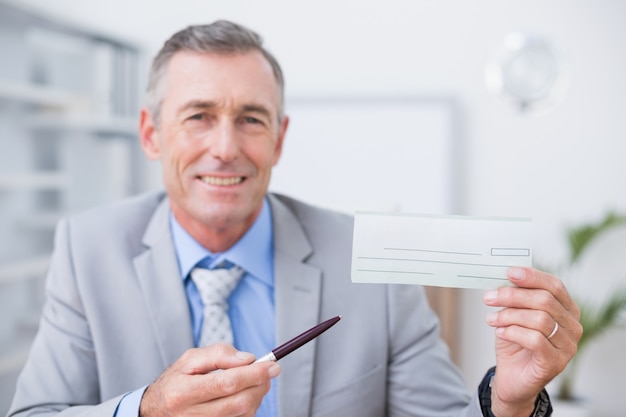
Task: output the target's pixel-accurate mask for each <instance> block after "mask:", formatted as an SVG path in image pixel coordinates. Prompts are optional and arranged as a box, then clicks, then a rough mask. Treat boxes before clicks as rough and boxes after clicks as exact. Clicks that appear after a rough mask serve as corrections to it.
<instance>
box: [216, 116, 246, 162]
mask: <svg viewBox="0 0 626 417" xmlns="http://www.w3.org/2000/svg"><path fill="white" fill-rule="evenodd" d="M215 133H216V135H215V136H214V138H213V140H212V141H211V143H210V149H209V151H210V153H211V155H212V156H213V157H214V158H217V159H220V160H221V161H222V162H231V161H233V160H234V159H235V158H237V155H238V153H239V144H238V142H237V132H236V130H235V128H234V126H233V125H232V124H231V123H228V122H226V121H223V122H222V123H220V126H219V128H218V129H217V130H216V132H215Z"/></svg>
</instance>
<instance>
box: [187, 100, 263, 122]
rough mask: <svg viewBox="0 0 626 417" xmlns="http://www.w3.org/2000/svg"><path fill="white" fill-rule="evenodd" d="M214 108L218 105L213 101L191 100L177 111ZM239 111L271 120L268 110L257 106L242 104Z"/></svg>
mask: <svg viewBox="0 0 626 417" xmlns="http://www.w3.org/2000/svg"><path fill="white" fill-rule="evenodd" d="M216 107H219V105H218V104H217V102H215V101H204V100H192V101H190V102H188V103H185V104H184V105H182V106H181V107H180V108H179V110H178V114H181V113H183V112H185V111H188V110H207V109H213V108H216ZM241 110H242V111H244V112H254V113H259V114H262V115H263V116H265V117H267V118H268V119H271V118H272V114H271V112H270V110H269V109H268V108H267V107H265V106H262V105H259V104H244V105H243V106H241Z"/></svg>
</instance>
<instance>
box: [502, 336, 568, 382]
mask: <svg viewBox="0 0 626 417" xmlns="http://www.w3.org/2000/svg"><path fill="white" fill-rule="evenodd" d="M495 334H496V337H497V338H498V339H501V340H505V341H507V342H511V343H514V344H515V345H517V346H521V347H522V348H523V349H526V350H527V351H529V352H533V356H534V357H535V360H536V361H537V362H536V363H537V364H538V365H539V367H540V368H542V369H544V370H545V371H550V372H546V374H549V375H556V374H557V373H559V372H561V371H562V370H563V369H564V368H565V366H566V365H567V363H568V362H569V360H570V358H571V357H572V355H573V354H574V353H575V352H576V343H575V342H574V341H573V340H571V339H568V338H559V339H558V342H557V336H556V335H555V337H554V338H552V339H551V340H548V338H547V337H546V336H545V335H544V334H542V333H541V332H538V331H536V330H533V329H529V328H526V327H523V326H517V325H511V326H507V327H498V328H497V329H496V331H495ZM557 335H558V333H557Z"/></svg>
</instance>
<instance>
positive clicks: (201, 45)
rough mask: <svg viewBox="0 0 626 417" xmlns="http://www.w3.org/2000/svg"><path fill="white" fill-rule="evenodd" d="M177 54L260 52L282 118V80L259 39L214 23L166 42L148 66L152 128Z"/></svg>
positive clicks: (236, 27)
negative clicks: (273, 82) (169, 67)
mask: <svg viewBox="0 0 626 417" xmlns="http://www.w3.org/2000/svg"><path fill="white" fill-rule="evenodd" d="M181 51H190V52H198V53H217V54H237V53H246V52H252V51H258V52H260V53H261V54H262V55H263V56H264V57H265V59H267V61H268V62H269V64H270V65H271V67H272V71H273V72H274V77H275V78H276V83H277V84H278V93H279V100H280V102H279V109H278V120H279V122H282V119H283V115H284V102H285V97H284V94H285V93H284V91H285V79H284V77H283V72H282V70H281V68H280V65H279V64H278V61H277V60H276V58H274V56H273V55H272V54H271V53H270V52H269V51H267V50H266V49H265V48H263V39H262V38H261V36H259V35H258V34H257V33H256V32H254V31H252V30H250V29H247V28H245V27H243V26H241V25H238V24H236V23H232V22H229V21H226V20H217V21H215V22H213V23H211V24H209V25H195V26H189V27H187V28H186V29H183V30H181V31H179V32H177V33H175V34H174V35H173V36H172V37H171V38H170V39H168V40H167V41H166V42H165V44H164V45H163V47H162V48H161V50H160V51H159V53H158V54H157V56H156V57H155V58H154V61H153V62H152V68H151V70H150V76H149V79H148V90H147V103H146V105H147V107H148V109H149V110H150V112H151V113H152V117H153V119H154V123H155V125H158V123H159V117H160V112H161V104H162V102H163V94H164V93H163V84H164V83H163V78H164V75H165V71H166V69H167V65H168V63H169V62H170V59H172V57H173V56H174V55H175V54H176V53H177V52H181Z"/></svg>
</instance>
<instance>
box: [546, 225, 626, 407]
mask: <svg viewBox="0 0 626 417" xmlns="http://www.w3.org/2000/svg"><path fill="white" fill-rule="evenodd" d="M620 225H626V216H623V215H617V214H615V213H608V214H607V215H606V216H605V218H604V219H603V220H602V221H600V222H598V223H595V224H588V225H584V226H580V227H576V228H572V229H571V230H570V231H569V232H568V234H567V237H568V243H569V249H570V258H569V262H568V264H569V266H570V267H572V266H574V265H575V264H576V263H577V262H578V261H579V260H580V258H581V256H582V255H583V254H584V253H585V251H586V249H587V248H588V247H589V245H590V244H591V243H592V242H593V241H595V239H596V238H597V237H598V236H600V235H601V234H603V233H604V232H606V231H607V230H609V229H612V228H613V227H616V226H620ZM576 302H577V304H578V306H579V308H580V323H581V324H582V326H583V335H582V337H581V339H580V341H579V342H578V352H577V353H576V356H574V358H573V359H572V361H571V362H570V364H569V365H568V368H567V369H566V370H565V372H564V373H563V375H562V379H561V382H560V385H559V390H558V394H557V395H558V397H559V398H560V399H562V400H573V399H574V398H575V396H574V392H573V383H574V379H575V374H576V367H577V364H578V360H579V358H580V356H581V354H582V352H584V351H585V350H586V348H587V346H588V345H589V344H590V343H591V341H593V340H595V339H597V338H598V337H599V336H600V335H601V334H603V333H604V332H605V331H606V330H608V329H610V328H612V327H614V326H616V325H618V324H619V317H620V314H621V313H622V312H623V311H625V310H626V288H618V289H617V290H616V291H613V292H612V293H611V296H610V297H609V298H608V299H607V300H606V302H604V303H603V304H602V305H594V304H593V303H590V302H587V301H583V300H580V299H577V300H576Z"/></svg>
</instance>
